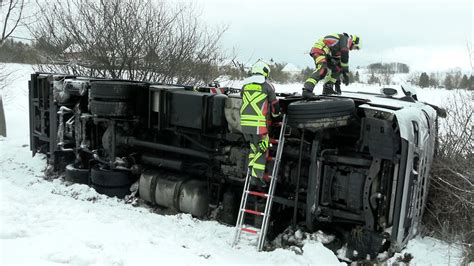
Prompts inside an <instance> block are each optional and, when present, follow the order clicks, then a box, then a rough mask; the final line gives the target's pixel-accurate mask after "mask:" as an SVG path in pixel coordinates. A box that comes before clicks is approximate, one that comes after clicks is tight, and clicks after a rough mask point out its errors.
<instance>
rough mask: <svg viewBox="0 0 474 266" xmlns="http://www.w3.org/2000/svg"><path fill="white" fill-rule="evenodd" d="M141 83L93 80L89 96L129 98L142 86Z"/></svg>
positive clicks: (104, 98)
mask: <svg viewBox="0 0 474 266" xmlns="http://www.w3.org/2000/svg"><path fill="white" fill-rule="evenodd" d="M142 86H143V84H142V83H133V82H117V81H95V82H92V84H91V88H90V97H91V98H93V99H101V100H103V101H105V100H106V99H112V100H117V99H125V100H126V99H130V97H132V96H133V95H134V93H135V92H136V90H139V89H140V87H142Z"/></svg>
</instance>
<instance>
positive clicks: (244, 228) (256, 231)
mask: <svg viewBox="0 0 474 266" xmlns="http://www.w3.org/2000/svg"><path fill="white" fill-rule="evenodd" d="M286 121H287V118H286V115H283V120H282V123H281V129H280V136H279V137H278V141H277V142H274V141H273V142H272V144H276V145H277V152H276V156H275V158H272V160H274V164H273V169H272V174H271V176H269V178H270V185H269V186H268V192H267V193H265V192H258V191H252V190H250V184H251V183H252V182H251V180H250V179H251V178H254V177H252V175H251V174H250V169H249V170H247V176H246V177H245V185H244V189H243V193H242V199H241V201H240V208H239V215H238V217H237V223H236V228H235V229H236V230H235V236H234V242H233V244H232V246H235V245H237V244H238V243H239V241H240V238H241V233H242V232H245V233H249V234H251V235H256V236H257V251H261V250H262V248H263V245H264V243H265V237H266V234H267V229H268V223H269V221H270V211H271V209H272V203H273V194H274V191H275V186H276V183H277V180H276V179H277V176H278V169H279V167H280V160H281V155H282V153H283V147H284V144H285V136H284V135H285V129H286ZM249 195H251V196H254V197H260V198H264V199H265V201H266V202H265V210H264V212H260V211H256V210H251V209H247V200H248V196H249ZM245 214H252V215H257V216H262V218H263V221H262V224H261V227H260V228H257V227H252V226H249V225H246V224H244V218H245Z"/></svg>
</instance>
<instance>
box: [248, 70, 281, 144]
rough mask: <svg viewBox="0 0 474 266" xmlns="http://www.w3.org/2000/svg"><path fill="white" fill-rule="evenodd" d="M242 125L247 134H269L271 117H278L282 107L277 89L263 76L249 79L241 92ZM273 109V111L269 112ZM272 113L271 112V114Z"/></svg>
mask: <svg viewBox="0 0 474 266" xmlns="http://www.w3.org/2000/svg"><path fill="white" fill-rule="evenodd" d="M240 95H241V96H242V106H241V108H240V125H241V126H242V132H243V133H245V134H256V135H262V134H267V133H268V129H267V126H268V124H269V122H270V115H272V114H273V115H275V116H276V115H278V114H279V113H280V106H279V104H278V99H277V98H276V95H275V88H274V87H273V86H272V85H271V84H270V83H268V82H267V81H266V79H265V77H263V76H261V75H253V76H251V77H249V78H248V79H247V80H246V81H245V84H244V85H243V87H242V90H241V92H240ZM269 109H271V110H269ZM269 111H270V112H269Z"/></svg>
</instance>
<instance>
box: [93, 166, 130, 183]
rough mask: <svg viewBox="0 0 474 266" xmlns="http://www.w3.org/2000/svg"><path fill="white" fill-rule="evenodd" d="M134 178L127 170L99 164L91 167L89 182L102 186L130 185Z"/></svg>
mask: <svg viewBox="0 0 474 266" xmlns="http://www.w3.org/2000/svg"><path fill="white" fill-rule="evenodd" d="M135 181H136V178H135V177H134V176H133V175H132V173H130V172H129V171H127V170H116V169H114V170H110V169H106V168H104V167H101V166H99V165H95V166H94V167H92V169H91V183H92V184H94V185H99V186H102V187H107V188H112V187H115V188H116V187H123V186H128V187H130V186H131V185H132V184H133V183H134V182H135Z"/></svg>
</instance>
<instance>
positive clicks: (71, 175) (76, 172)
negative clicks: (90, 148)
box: [64, 164, 89, 185]
mask: <svg viewBox="0 0 474 266" xmlns="http://www.w3.org/2000/svg"><path fill="white" fill-rule="evenodd" d="M64 179H65V180H66V181H69V182H73V183H79V184H86V185H87V184H89V169H87V168H86V169H83V168H77V165H76V164H68V165H66V170H65V177H64Z"/></svg>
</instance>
